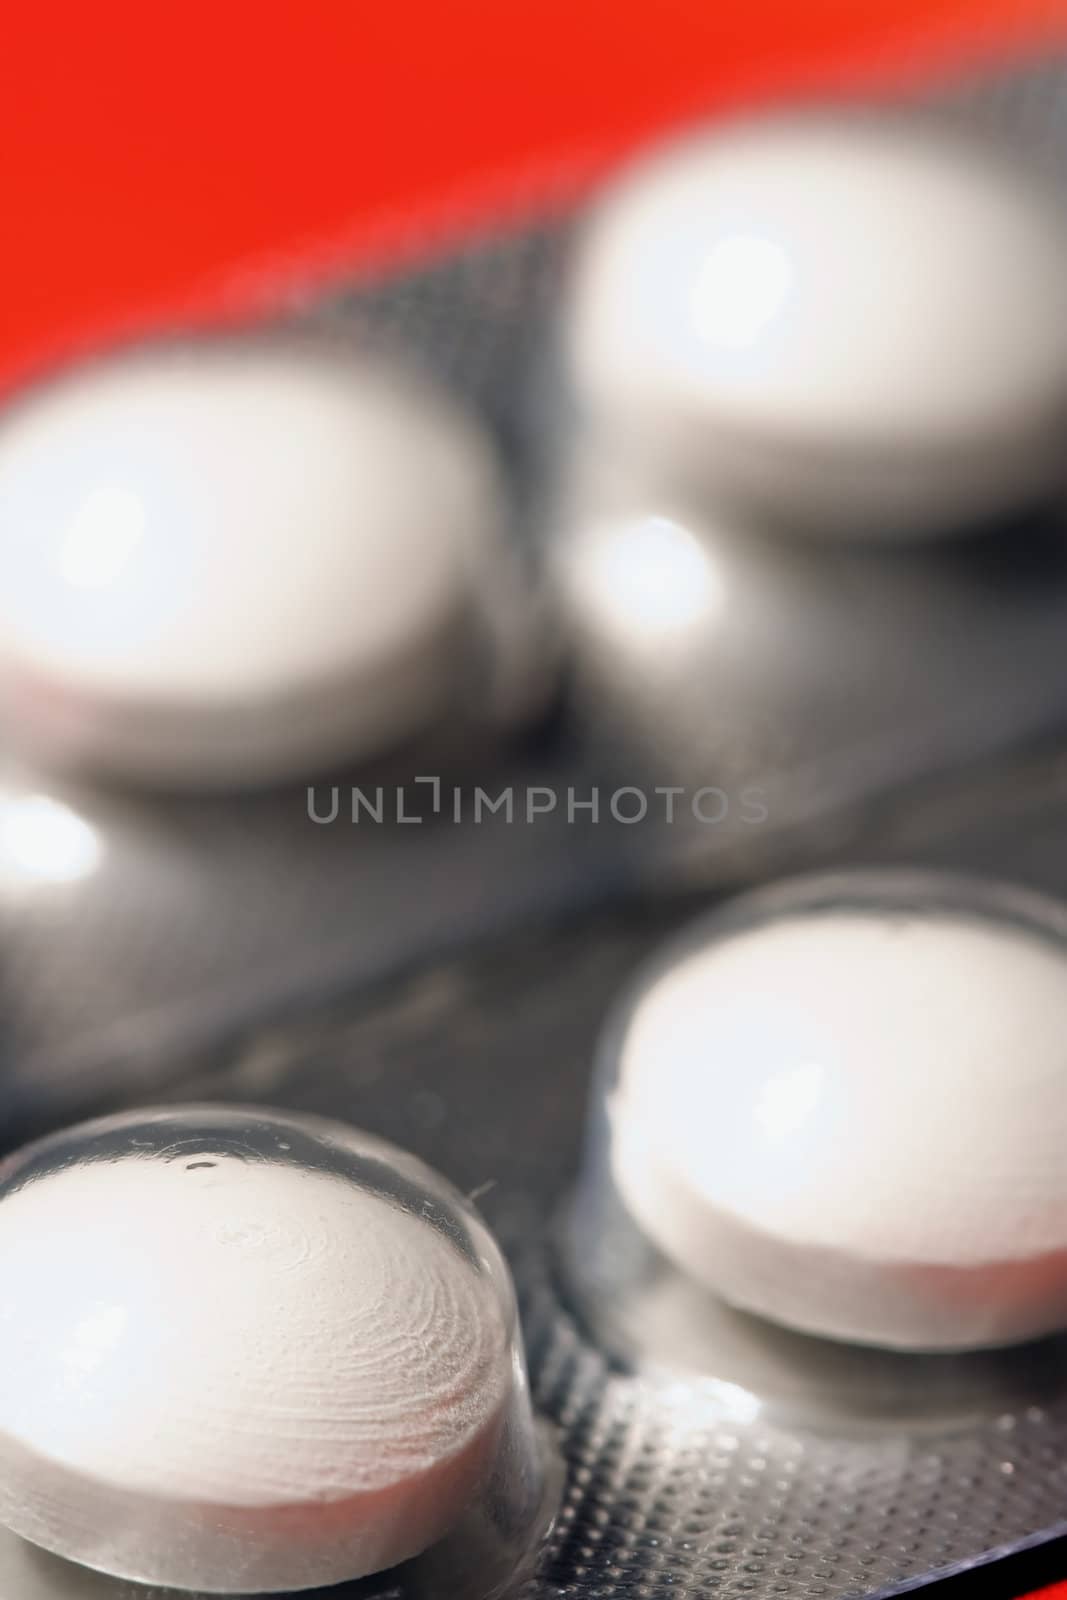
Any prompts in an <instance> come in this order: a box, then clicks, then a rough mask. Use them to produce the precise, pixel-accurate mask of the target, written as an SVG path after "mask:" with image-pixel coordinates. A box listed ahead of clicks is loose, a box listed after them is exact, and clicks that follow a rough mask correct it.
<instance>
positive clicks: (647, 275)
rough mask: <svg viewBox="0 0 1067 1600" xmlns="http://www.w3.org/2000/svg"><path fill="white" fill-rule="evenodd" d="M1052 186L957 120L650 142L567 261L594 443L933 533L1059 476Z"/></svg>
mask: <svg viewBox="0 0 1067 1600" xmlns="http://www.w3.org/2000/svg"><path fill="white" fill-rule="evenodd" d="M1065 267H1067V222H1065V216H1064V208H1063V204H1062V197H1060V196H1059V195H1058V194H1056V193H1055V192H1046V191H1045V188H1044V186H1043V185H1042V184H1041V183H1040V182H1039V181H1038V180H1037V179H1036V178H1035V177H1034V175H1033V174H1032V173H1030V172H1029V171H1028V170H1027V169H1026V168H1025V167H1023V166H1020V165H1016V163H1015V162H1014V161H1013V160H1011V159H1009V158H1008V157H1007V156H1006V155H1005V154H1004V153H1003V152H1002V151H1001V150H999V149H998V148H995V147H991V146H990V145H988V144H987V143H985V142H982V141H979V140H976V139H972V138H971V137H969V136H967V135H965V134H964V133H963V132H962V131H961V130H960V129H959V128H957V127H955V126H952V127H944V126H942V125H940V124H936V123H932V122H931V121H930V120H928V119H924V118H915V117H912V118H906V117H905V116H903V115H898V116H891V115H889V114H875V113H873V112H871V113H862V112H854V113H849V112H844V111H842V112H835V113H824V114H816V113H811V114H808V115H797V116H793V117H791V118H783V119H780V120H777V121H768V122H766V123H751V124H746V125H743V126H739V127H737V128H734V129H732V130H728V131H724V132H722V133H719V134H717V135H706V136H702V137H698V138H694V139H690V140H688V141H687V142H685V143H683V144H680V145H678V146H676V147H674V148H671V149H668V150H667V151H665V152H663V153H661V154H658V155H656V156H655V157H653V158H652V159H651V160H649V161H647V162H646V163H645V164H644V165H642V166H641V167H639V168H638V169H637V170H635V171H634V172H633V173H632V174H630V175H629V176H627V177H625V178H624V179H623V180H622V181H621V182H619V183H618V184H617V186H616V187H615V188H614V190H613V191H612V192H610V193H609V194H608V195H607V197H606V198H605V200H604V201H603V203H602V204H601V206H600V208H599V210H598V211H597V212H596V214H595V215H594V218H593V221H592V223H591V225H590V227H589V228H588V230H587V233H586V235H585V238H584V241H583V245H582V249H581V251H580V254H579V258H578V261H577V264H576V276H575V283H574V294H573V299H572V304H571V316H570V322H569V340H568V356H569V366H570V371H571V375H572V378H573V383H574V386H575V389H576V393H577V399H578V402H579V405H580V407H581V409H582V411H583V412H584V414H585V417H586V419H587V421H588V422H589V424H590V425H591V428H592V429H593V431H594V432H596V433H598V434H600V435H601V436H602V438H603V441H604V443H605V445H607V446H608V447H610V448H613V449H616V450H621V451H622V452H623V453H625V454H626V456H627V457H628V459H630V460H635V459H636V460H641V461H643V462H644V463H645V465H646V467H647V468H648V469H650V470H651V472H652V473H653V475H658V477H659V478H660V480H661V481H662V482H664V483H666V484H668V485H671V486H673V487H678V485H679V484H684V485H687V486H690V487H694V488H696V489H697V490H698V491H699V492H701V493H704V494H711V495H713V496H718V497H720V498H726V499H732V500H735V501H736V502H738V503H739V504H740V505H741V506H743V507H744V508H747V509H749V510H754V511H756V512H758V513H761V514H763V515H765V516H767V517H768V518H769V519H770V520H772V521H773V522H775V523H779V524H781V525H783V526H789V527H798V528H805V529H809V530H812V531H815V532H827V533H839V534H846V535H849V536H854V537H860V538H862V537H864V536H869V535H880V536H887V535H910V536H916V535H927V534H934V533H944V532H950V531H954V530H957V529H959V528H962V527H965V526H967V525H969V524H972V523H974V522H975V521H981V520H986V519H991V518H995V517H997V516H998V515H1000V514H1002V513H1004V512H1005V511H1006V510H1007V509H1011V508H1014V507H1016V506H1019V505H1025V504H1028V503H1030V502H1031V501H1033V500H1035V499H1037V498H1040V497H1042V496H1044V495H1047V494H1048V493H1049V492H1050V491H1053V490H1055V489H1057V488H1059V487H1060V486H1061V485H1062V484H1063V482H1064V480H1065V478H1067V469H1065V467H1064V462H1065V459H1067V457H1065V453H1064V448H1063V441H1064V437H1065V436H1067V270H1065Z"/></svg>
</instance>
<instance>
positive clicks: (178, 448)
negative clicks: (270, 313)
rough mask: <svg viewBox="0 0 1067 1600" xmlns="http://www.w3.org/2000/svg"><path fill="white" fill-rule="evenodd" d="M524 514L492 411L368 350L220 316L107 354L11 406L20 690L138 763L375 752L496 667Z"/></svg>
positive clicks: (141, 770) (271, 770)
mask: <svg viewBox="0 0 1067 1600" xmlns="http://www.w3.org/2000/svg"><path fill="white" fill-rule="evenodd" d="M505 522H506V511H505V504H504V497H503V493H502V488H501V484H500V482H499V481H498V477H497V468H496V463H495V460H494V457H493V454H492V452H491V450H490V448H489V445H488V443H487V440H486V439H485V437H484V436H483V433H482V431H481V429H480V427H479V426H478V425H476V424H475V423H474V422H473V421H472V420H471V419H470V418H469V417H468V416H467V415H466V414H465V413H463V412H462V411H461V410H459V409H458V408H457V407H456V406H455V405H454V404H453V403H452V402H451V401H450V400H449V399H447V398H446V397H444V396H442V395H440V394H438V393H436V392H435V391H434V390H432V389H431V388H429V387H428V386H426V385H425V384H424V383H422V382H421V381H420V382H417V381H415V380H414V379H411V378H404V377H402V376H400V375H399V374H397V373H394V372H393V371H391V370H390V369H388V368H387V367H385V366H384V365H382V364H375V363H374V362H372V361H369V360H362V359H360V358H359V357H358V355H355V354H353V353H351V352H342V351H340V350H330V349H328V348H327V347H326V346H325V345H323V344H321V343H319V342H317V341H315V340H313V339H310V338H303V337H296V336H293V337H284V336H281V335H278V336H274V337H266V336H264V337H260V338H258V339H257V338H252V337H246V338H229V339H200V340H194V341H191V342H189V343H188V344H186V345H182V346H172V347H168V348H166V349H150V350H144V351H141V352H138V353H135V354H134V355H132V356H126V357H123V358H120V359H115V360H113V361H110V362H106V363H103V364H100V365H97V366H94V367H92V368H90V369H89V370H87V371H85V372H83V373H80V374H75V375H74V376H72V377H70V378H68V379H66V380H64V381H59V382H56V383H54V384H52V385H50V386H47V387H45V388H44V389H42V390H41V391H40V392H39V393H38V394H36V395H34V396H31V397H30V398H29V399H27V400H26V401H25V402H23V403H22V404H20V405H18V406H16V407H15V408H14V409H13V410H12V411H11V413H10V414H9V415H8V417H7V418H6V419H5V420H4V422H3V425H2V427H0V570H2V572H3V582H2V584H0V710H2V711H3V713H4V715H5V719H6V721H7V723H8V725H9V728H10V729H11V730H13V731H14V732H16V733H19V734H21V735H22V736H23V737H24V738H25V739H26V740H28V741H29V742H30V743H31V745H32V746H33V747H34V748H35V749H36V750H37V751H38V752H43V753H44V754H45V755H47V756H49V757H51V758H53V759H56V760H59V761H61V762H63V763H65V764H67V765H69V766H75V767H77V766H82V767H87V768H91V769H99V770H101V771H103V772H105V773H114V774H117V775H119V776H122V777H129V778H132V779H135V780H137V779H147V780H154V781H162V782H178V783H187V784H188V783H191V784H197V783H228V782H237V783H240V782H248V781H251V782H258V781H267V780H272V779H278V778H285V777H288V776H292V775H299V774H301V773H302V772H304V771H305V770H307V769H314V768H317V767H321V766H322V765H323V764H325V763H328V762H330V761H335V760H340V759H342V758H345V757H359V756H363V755H365V754H367V753H368V752H372V751H375V750H377V749H378V748H379V747H381V746H387V745H390V744H392V743H395V742H397V741H399V740H401V739H403V738H404V737H406V736H407V735H408V734H410V733H412V732H413V731H414V730H416V729H417V728H418V727H420V726H421V725H422V724H424V723H425V722H427V721H428V720H429V719H431V718H432V717H433V715H434V714H435V713H437V712H438V711H439V710H440V709H441V707H442V705H443V703H444V702H445V701H447V699H448V697H449V696H452V697H453V698H454V697H455V696H456V695H457V693H458V692H460V687H461V685H463V683H464V679H463V676H462V673H463V671H464V664H465V670H466V672H467V674H468V679H469V678H470V677H471V676H472V675H473V676H476V677H477V678H478V679H479V681H484V679H485V678H486V677H489V676H491V675H492V674H491V670H485V669H486V667H487V663H485V662H479V663H478V665H477V667H476V668H472V663H471V653H472V647H473V644H472V635H478V633H479V627H480V623H479V615H480V613H481V612H482V611H484V610H485V606H484V605H483V600H484V601H486V603H488V602H489V601H491V600H492V599H493V598H494V597H495V595H496V592H497V590H498V589H499V588H500V587H501V585H499V584H498V583H497V581H496V580H497V577H498V576H499V572H500V571H502V570H503V568H504V565H505V557H504V554H503V546H504V545H505V544H506V543H507V539H506V533H505V528H504V524H505ZM513 589H514V585H513V584H512V585H511V586H510V587H509V590H508V592H509V594H510V593H512V591H513ZM484 631H485V635H486V637H485V641H484V642H485V645H486V649H487V650H491V648H492V646H491V642H490V640H489V632H490V630H489V629H488V628H487V629H486V630H484ZM466 687H467V689H470V682H469V681H467V683H466Z"/></svg>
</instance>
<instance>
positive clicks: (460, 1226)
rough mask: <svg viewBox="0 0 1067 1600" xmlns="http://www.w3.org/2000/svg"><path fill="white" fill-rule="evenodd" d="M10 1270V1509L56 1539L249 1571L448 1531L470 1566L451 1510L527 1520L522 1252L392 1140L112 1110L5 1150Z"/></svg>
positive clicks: (360, 1560)
mask: <svg viewBox="0 0 1067 1600" xmlns="http://www.w3.org/2000/svg"><path fill="white" fill-rule="evenodd" d="M0 1271H2V1274H3V1279H4V1283H5V1291H4V1299H3V1305H2V1307H0V1364H2V1367H3V1371H4V1384H3V1390H2V1395H0V1522H3V1523H4V1524H6V1525H7V1526H8V1527H9V1528H11V1529H13V1530H14V1531H15V1532H16V1533H18V1534H21V1535H22V1536H23V1537H24V1538H26V1539H28V1540H31V1541H33V1542H34V1543H37V1544H39V1545H41V1546H43V1547H44V1548H46V1549H48V1550H51V1551H53V1552H55V1553H57V1554H59V1555H62V1556H65V1557H68V1558H71V1559H73V1560H75V1561H79V1562H82V1563H84V1564H85V1565H86V1566H91V1567H95V1568H97V1569H99V1570H100V1571H103V1572H107V1573H111V1574H113V1575H115V1576H117V1577H123V1578H133V1579H138V1580H141V1581H143V1582H151V1583H157V1584H162V1585H167V1586H174V1587H180V1588H184V1589H196V1590H199V1591H202V1592H210V1593H215V1592H218V1593H252V1592H262V1591H275V1590H293V1589H303V1588H311V1587H317V1586H319V1585H322V1584H330V1583H335V1582H338V1581H340V1580H342V1579H347V1578H354V1577H360V1576H364V1575H366V1574H368V1573H374V1572H378V1571H380V1570H382V1569H385V1568H391V1567H393V1566H395V1565H396V1564H397V1563H400V1562H405V1561H409V1560H411V1559H412V1558H415V1557H418V1556H420V1554H423V1553H425V1552H427V1551H430V1550H431V1549H432V1548H436V1549H437V1550H438V1552H439V1554H438V1557H437V1559H438V1560H439V1563H440V1564H439V1565H438V1567H437V1568H436V1569H435V1576H436V1581H437V1582H438V1583H439V1585H441V1586H442V1592H443V1591H444V1590H449V1592H451V1590H452V1589H458V1584H457V1582H456V1581H455V1579H456V1574H455V1571H454V1570H453V1569H452V1567H451V1566H450V1564H449V1563H450V1561H451V1559H452V1556H451V1555H450V1554H449V1537H450V1536H451V1539H452V1541H453V1543H456V1542H457V1541H458V1542H459V1543H461V1544H462V1545H463V1546H469V1545H472V1544H476V1543H477V1540H478V1532H479V1528H478V1524H479V1519H485V1520H487V1521H489V1520H492V1519H496V1520H497V1521H499V1520H500V1519H501V1516H502V1513H501V1507H508V1508H509V1511H510V1513H511V1515H512V1516H513V1517H514V1526H515V1527H516V1528H522V1530H523V1533H524V1534H525V1535H529V1533H530V1525H529V1519H530V1517H531V1516H533V1515H534V1512H533V1510H532V1508H533V1507H534V1506H536V1505H539V1504H540V1500H539V1498H538V1494H539V1484H540V1481H541V1479H542V1477H543V1474H542V1471H541V1465H540V1459H539V1456H538V1452H537V1447H536V1443H535V1439H534V1435H533V1431H532V1429H533V1424H532V1421H531V1416H530V1412H529V1409H528V1400H527V1395H526V1390H525V1377H524V1367H523V1361H522V1354H521V1350H519V1349H518V1347H517V1342H516V1341H517V1339H518V1335H517V1333H516V1329H515V1319H514V1306H513V1300H512V1291H511V1287H510V1281H509V1279H508V1276H507V1272H506V1268H505V1267H504V1265H503V1263H502V1260H501V1258H500V1256H499V1254H498V1252H497V1250H496V1247H495V1245H494V1244H493V1241H492V1240H491V1238H490V1237H489V1235H488V1233H487V1232H486V1230H485V1228H484V1226H483V1225H482V1224H481V1223H480V1222H479V1220H478V1219H477V1217H476V1216H475V1215H474V1213H473V1212H472V1211H471V1210H470V1208H469V1207H468V1206H467V1205H466V1203H465V1202H464V1201H463V1200H462V1198H461V1197H460V1196H459V1195H457V1194H455V1193H453V1192H452V1191H451V1190H450V1189H449V1187H448V1185H446V1184H445V1183H444V1182H443V1181H442V1180H440V1179H439V1178H437V1177H436V1175H435V1174H433V1173H432V1172H430V1171H429V1169H427V1168H425V1167H424V1166H423V1165H422V1164H421V1163H420V1162H418V1161H416V1160H414V1159H413V1158H411V1157H408V1156H406V1155H404V1154H403V1153H402V1152H400V1151H397V1150H395V1149H393V1147H391V1146H389V1145H386V1144H383V1143H381V1142H380V1141H378V1140H374V1139H371V1138H369V1137H367V1136H365V1135H362V1134H357V1133H355V1132H354V1131H352V1130H349V1129H347V1128H345V1127H342V1126H341V1125H339V1124H334V1123H329V1122H324V1121H321V1120H319V1119H314V1118H313V1119H299V1118H284V1117H282V1116H280V1115H273V1114H264V1113H259V1112H252V1111H249V1112H244V1111H241V1110H238V1109H233V1110H226V1109H223V1110H219V1109H212V1108H198V1109H189V1110H184V1109H183V1110H180V1111H176V1112H159V1113H141V1114H137V1113H133V1114H129V1115H126V1116H123V1117H118V1118H114V1119H110V1120H107V1121H104V1122H99V1123H89V1124H86V1125H84V1126H83V1127H80V1128H77V1129H74V1130H72V1131H71V1132H68V1133H64V1134H61V1135H58V1136H56V1137H54V1138H52V1139H50V1140H48V1141H46V1142H44V1143H42V1144H39V1145H36V1146H31V1147H30V1148H29V1149H28V1150H26V1151H25V1152H23V1153H22V1154H21V1155H16V1156H15V1157H13V1158H11V1159H10V1160H9V1161H8V1162H7V1163H6V1164H5V1165H4V1166H3V1167H0ZM527 1502H529V1505H527ZM524 1519H525V1525H524ZM442 1551H443V1552H444V1554H441V1553H440V1552H442ZM454 1554H455V1552H452V1555H454Z"/></svg>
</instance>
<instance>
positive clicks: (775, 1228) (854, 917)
mask: <svg viewBox="0 0 1067 1600" xmlns="http://www.w3.org/2000/svg"><path fill="white" fill-rule="evenodd" d="M1007 906H1008V909H1007V911H1006V912H1005V914H1004V915H1003V916H1001V917H998V916H996V915H987V914H986V911H985V910H978V911H975V912H974V913H970V912H969V911H968V910H967V908H966V905H965V904H963V905H961V904H956V905H951V904H949V903H948V902H947V901H945V902H943V903H942V904H941V907H940V908H939V906H938V903H937V897H936V891H935V895H934V897H933V898H932V900H931V901H930V902H929V903H928V904H927V905H926V907H925V908H924V905H923V899H922V895H921V893H920V894H919V895H917V896H915V897H914V898H912V899H911V901H910V903H909V902H908V900H907V899H906V898H905V899H903V900H902V899H901V898H900V897H899V896H897V897H895V898H894V896H893V894H892V893H889V894H887V895H886V896H885V897H884V899H883V903H882V904H881V905H879V904H878V893H877V892H876V893H874V894H871V893H868V894H866V895H865V896H857V897H855V898H854V899H853V900H852V901H851V903H850V897H849V893H848V891H847V889H846V890H845V891H844V893H843V894H842V895H841V896H838V897H836V903H835V901H833V900H830V901H827V900H824V901H823V902H822V903H821V904H819V905H818V906H815V905H812V906H809V907H808V908H807V909H805V907H804V906H803V904H802V903H800V904H798V903H797V900H796V898H794V900H793V901H792V902H791V904H790V906H789V907H787V908H784V909H782V910H781V911H780V912H779V913H778V914H771V915H768V916H760V917H754V918H753V919H752V920H751V921H750V922H747V921H746V922H743V923H742V925H741V926H739V927H735V928H734V929H733V931H730V932H726V933H723V934H721V935H719V936H715V935H714V934H713V933H711V932H709V934H708V936H707V937H706V938H703V939H698V940H697V941H696V942H695V943H694V944H693V945H692V947H691V948H689V949H688V951H687V952H686V953H684V954H682V955H680V956H679V957H678V959H677V960H675V961H673V962H671V963H669V964H668V965H667V966H666V967H665V968H663V969H662V970H661V971H660V972H659V974H658V975H657V976H656V977H654V978H653V979H652V980H651V982H650V983H649V985H648V986H647V988H645V989H643V990H641V991H640V992H639V994H638V997H637V999H636V1000H635V1002H634V1004H633V1007H632V1009H631V1010H630V1011H629V1013H628V1015H627V1018H626V1021H625V1024H624V1026H623V1029H622V1033H621V1037H620V1040H619V1043H618V1076H617V1081H616V1084H615V1088H614V1091H613V1096H612V1100H611V1104H610V1118H611V1129H612V1147H611V1171H612V1174H613V1178H614V1182H615V1185H616V1188H617V1190H618V1192H619V1194H620V1196H621V1198H622V1200H623V1203H624V1205H625V1206H626V1208H627V1210H628V1211H629V1212H630V1214H631V1215H632V1217H633V1218H634V1219H635V1220H636V1221H637V1223H638V1224H639V1225H640V1227H641V1229H642V1230H643V1231H644V1232H645V1234H646V1235H647V1236H649V1237H650V1238H651V1239H652V1240H653V1241H654V1242H655V1243H656V1244H657V1245H658V1246H659V1248H660V1249H661V1251H662V1252H663V1253H664V1254H665V1255H666V1256H667V1257H669V1258H670V1259H671V1260H672V1261H673V1262H675V1263H676V1264H677V1266H678V1267H680V1268H681V1269H682V1271H683V1272H684V1273H685V1274H686V1275H688V1276H689V1277H690V1278H691V1279H694V1280H697V1281H699V1282H700V1283H702V1284H704V1285H705V1286H706V1287H707V1288H709V1289H711V1290H712V1291H714V1292H715V1294H717V1295H718V1296H719V1297H721V1298H722V1299H724V1300H726V1301H727V1302H728V1303H730V1304H732V1305H734V1306H737V1307H740V1308H742V1309H744V1310H748V1311H753V1312H757V1313H760V1314H762V1315H764V1316H766V1317H768V1318H772V1319H774V1320H775V1321H777V1322H780V1323H783V1324H786V1325H788V1326H791V1327H794V1328H798V1329H802V1330H805V1331H807V1332H811V1333H817V1334H824V1335H828V1336H831V1337H833V1338H837V1339H845V1340H852V1341H856V1342H859V1343H866V1344H874V1345H881V1346H886V1347H899V1348H906V1349H925V1350H937V1349H964V1348H972V1347H975V1348H976V1347H981V1346H995V1345H1002V1344H1008V1343H1013V1342H1017V1341H1022V1340H1025V1339H1028V1338H1031V1337H1035V1336H1038V1335H1041V1334H1045V1333H1048V1332H1050V1331H1052V1330H1054V1329H1060V1328H1063V1327H1065V1326H1067V1167H1065V1164H1064V1160H1063V1149H1064V1141H1065V1139H1067V1092H1065V1086H1067V1042H1065V1041H1067V944H1065V943H1064V942H1063V929H1064V926H1065V917H1064V914H1062V913H1060V912H1059V911H1058V909H1057V908H1054V907H1053V908H1050V912H1049V917H1048V921H1047V925H1045V926H1044V927H1043V926H1042V921H1041V916H1040V915H1039V917H1038V918H1032V917H1031V915H1030V910H1029V907H1030V901H1029V900H1026V901H1025V907H1026V909H1024V911H1023V914H1022V915H1021V916H1019V917H1018V918H1016V917H1015V916H1014V913H1013V909H1012V908H1013V907H1014V908H1015V910H1016V911H1017V910H1018V903H1017V902H1016V901H1014V900H1012V899H1010V897H1009V899H1008V902H1007ZM986 909H987V910H988V906H987V908H986ZM1053 930H1055V931H1053Z"/></svg>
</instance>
